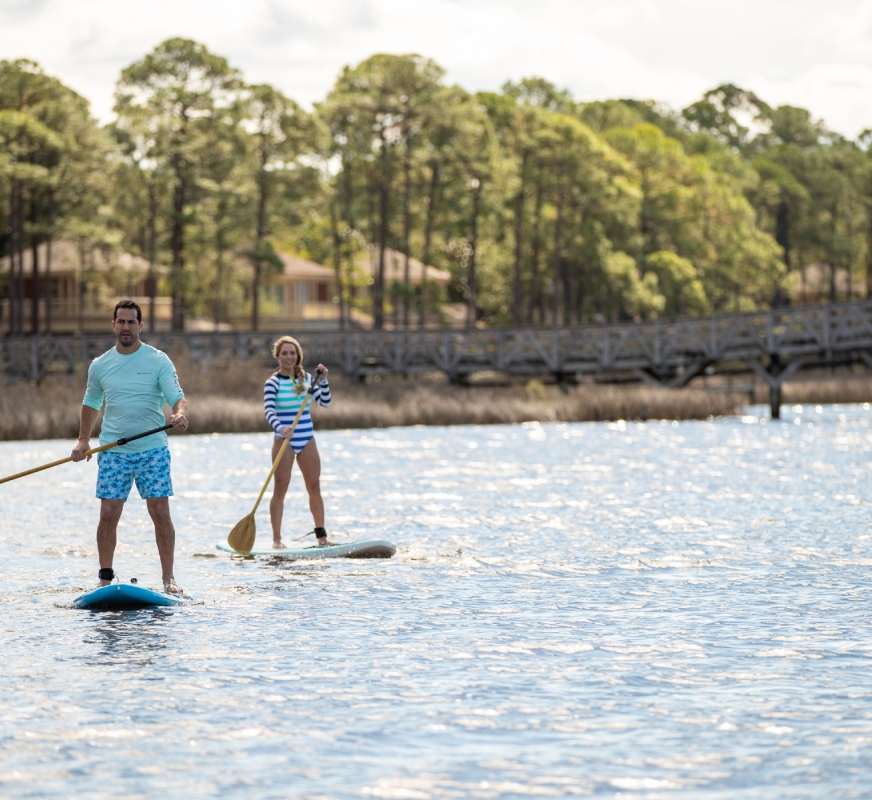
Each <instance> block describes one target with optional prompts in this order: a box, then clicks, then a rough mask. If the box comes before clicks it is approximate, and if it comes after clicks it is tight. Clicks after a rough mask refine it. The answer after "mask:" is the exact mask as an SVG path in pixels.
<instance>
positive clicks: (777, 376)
mask: <svg viewBox="0 0 872 800" xmlns="http://www.w3.org/2000/svg"><path fill="white" fill-rule="evenodd" d="M745 363H746V364H747V365H748V368H749V369H750V370H751V372H753V373H754V374H755V375H757V376H759V377H761V378H763V380H764V381H766V384H767V385H768V386H769V415H770V419H781V385H782V384H783V383H784V381H786V380H787V379H788V378H789V377H790V376H791V375H793V374H794V373H795V372H796V371H797V370H799V369H800V368H801V367H802V366H803V364H804V363H805V362H804V360H803V359H801V358H797V359H794V360H793V361H791V362H790V363H789V364H786V365H785V363H784V362H783V361H782V360H781V356H779V355H778V353H773V354H772V355H770V356H769V365H768V368H767V367H764V366H763V365H762V364H760V363H759V362H757V361H746V362H745Z"/></svg>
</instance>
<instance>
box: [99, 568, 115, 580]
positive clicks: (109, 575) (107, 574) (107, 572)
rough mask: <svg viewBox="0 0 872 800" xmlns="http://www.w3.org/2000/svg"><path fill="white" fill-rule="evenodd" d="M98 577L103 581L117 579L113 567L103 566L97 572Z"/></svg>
mask: <svg viewBox="0 0 872 800" xmlns="http://www.w3.org/2000/svg"><path fill="white" fill-rule="evenodd" d="M97 577H98V578H100V580H101V581H111V580H114V579H115V570H114V569H112V567H102V568H101V569H100V571H99V572H98V573H97Z"/></svg>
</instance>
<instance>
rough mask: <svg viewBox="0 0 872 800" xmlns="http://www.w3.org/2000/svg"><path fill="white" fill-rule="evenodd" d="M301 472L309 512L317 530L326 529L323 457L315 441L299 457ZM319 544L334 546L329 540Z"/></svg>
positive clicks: (321, 540) (311, 440)
mask: <svg viewBox="0 0 872 800" xmlns="http://www.w3.org/2000/svg"><path fill="white" fill-rule="evenodd" d="M297 463H298V464H299V465H300V472H302V473H303V480H304V481H305V482H306V491H307V492H308V493H309V510H310V511H311V512H312V519H313V520H315V527H316V528H323V527H324V499H323V498H322V497H321V456H320V454H319V453H318V445H316V444H315V440H314V439H310V440H309V442H308V444H307V445H306V446H305V447H304V448H303V451H302V452H301V453H300V454H299V455H298V456H297ZM318 544H334V542H331V541H329V540H324V539H320V540H319V542H318Z"/></svg>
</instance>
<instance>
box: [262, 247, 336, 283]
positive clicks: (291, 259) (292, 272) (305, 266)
mask: <svg viewBox="0 0 872 800" xmlns="http://www.w3.org/2000/svg"><path fill="white" fill-rule="evenodd" d="M276 255H278V257H279V258H280V259H281V262H282V265H283V266H284V270H283V272H282V276H283V277H285V278H290V279H296V280H299V279H301V278H302V279H309V280H321V281H329V280H333V279H334V278H335V277H336V276H335V273H334V272H333V270H332V269H328V268H327V267H323V266H321V264H316V263H315V262H314V261H307V260H306V259H305V258H300V256H292V255H291V254H290V253H282V252H281V251H279V252H278V253H277V254H276ZM280 277H281V276H280Z"/></svg>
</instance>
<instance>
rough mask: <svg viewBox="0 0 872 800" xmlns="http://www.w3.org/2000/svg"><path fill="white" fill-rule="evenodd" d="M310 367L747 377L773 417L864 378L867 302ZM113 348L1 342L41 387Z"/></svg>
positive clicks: (15, 365) (67, 341)
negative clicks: (838, 366)
mask: <svg viewBox="0 0 872 800" xmlns="http://www.w3.org/2000/svg"><path fill="white" fill-rule="evenodd" d="M275 337H276V334H274V333H250V332H249V333H189V334H165V333H161V334H148V335H143V340H144V341H147V342H149V343H150V344H153V345H154V346H155V347H158V348H160V349H162V350H166V351H167V352H169V353H171V354H173V355H180V354H186V355H187V357H189V358H191V359H193V360H195V361H216V362H221V361H224V360H226V359H228V358H236V359H255V358H256V359H263V360H264V361H265V362H267V361H268V360H269V353H270V345H271V343H272V341H273V340H274V339H275ZM298 338H299V339H300V341H301V343H302V344H303V347H304V349H305V351H306V361H307V363H309V364H313V363H317V362H318V361H322V362H324V363H325V364H327V365H328V366H329V367H330V368H331V369H337V368H338V369H339V370H340V371H342V372H344V373H345V374H346V375H348V376H350V377H353V378H360V377H362V376H365V375H367V374H377V373H397V374H413V373H421V372H434V371H438V372H442V373H444V374H445V375H446V376H448V378H449V379H451V380H462V379H463V378H464V377H465V376H468V375H471V374H473V373H476V372H482V371H500V372H510V373H515V374H518V373H520V374H529V375H537V374H539V375H541V374H546V373H550V374H552V375H555V376H556V377H557V378H558V379H560V380H565V379H568V378H571V377H575V376H581V375H596V376H601V377H602V378H606V379H608V378H609V377H614V378H618V377H622V378H624V379H626V378H627V377H635V378H636V379H638V380H642V381H646V382H648V383H652V384H657V385H662V386H668V387H674V388H677V387H680V386H683V385H684V384H686V383H687V382H688V381H689V380H690V379H691V378H693V377H694V376H695V375H697V374H699V373H700V372H701V371H703V370H706V369H708V368H714V369H716V370H717V369H719V368H723V367H724V366H728V365H731V366H733V367H735V366H736V365H744V366H746V367H747V368H748V369H749V370H751V371H752V372H754V373H755V374H757V375H758V376H760V377H761V378H763V379H764V380H765V381H766V382H767V383H768V385H769V386H770V390H771V395H770V400H771V405H772V410H773V415H774V416H777V415H778V408H779V406H780V395H781V384H782V383H783V382H784V381H785V380H787V379H788V378H789V377H790V376H791V375H794V374H795V373H796V372H797V370H799V369H801V368H803V367H804V366H810V365H813V364H814V365H821V364H832V363H848V362H852V361H862V362H864V363H866V364H868V365H870V366H872V302H870V301H863V302H854V303H842V304H833V305H824V306H806V307H803V308H788V309H773V310H769V311H760V312H755V313H748V314H724V315H718V316H713V317H704V318H699V319H679V320H661V321H657V322H651V323H625V324H619V325H582V326H577V327H560V328H500V329H489V330H471V331H463V330H407V331H402V330H400V331H351V332H346V333H342V332H335V333H300V334H298ZM112 344H113V337H112V335H111V331H110V332H109V334H108V335H106V336H98V335H88V336H82V337H71V338H48V337H17V338H8V337H7V338H5V339H2V340H0V366H2V369H3V370H4V372H5V373H6V374H7V375H10V376H18V377H20V378H23V379H31V380H39V379H41V378H42V377H43V376H44V375H45V374H46V372H47V371H49V370H58V369H61V370H70V371H71V370H73V369H74V368H75V365H76V364H77V363H82V362H87V361H89V360H90V359H92V358H94V357H95V356H97V355H99V354H100V353H102V352H104V351H105V350H107V349H108V348H109V347H111V346H112Z"/></svg>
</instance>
